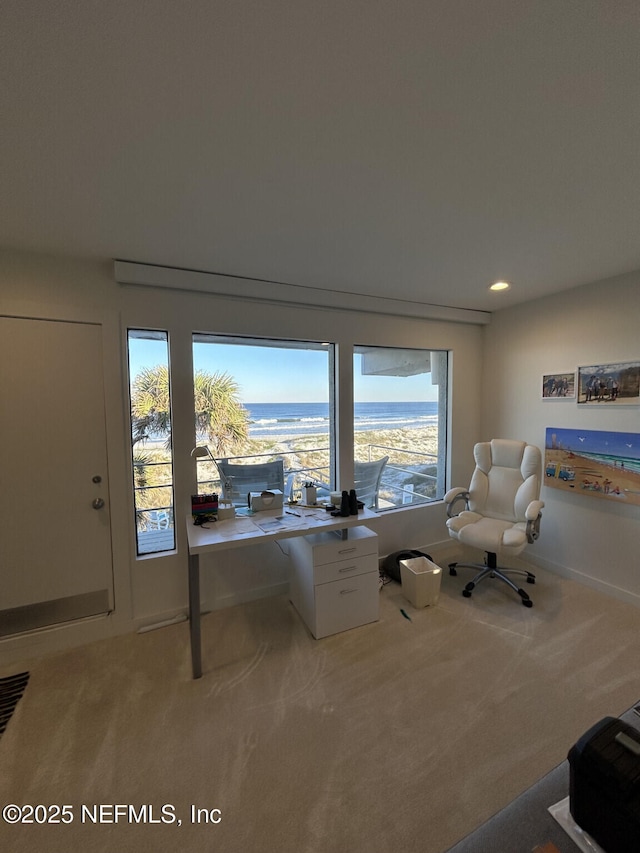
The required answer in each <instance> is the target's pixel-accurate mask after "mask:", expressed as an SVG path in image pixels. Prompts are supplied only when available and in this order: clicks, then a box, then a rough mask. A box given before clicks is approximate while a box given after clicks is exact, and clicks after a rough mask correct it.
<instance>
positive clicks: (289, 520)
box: [253, 515, 306, 533]
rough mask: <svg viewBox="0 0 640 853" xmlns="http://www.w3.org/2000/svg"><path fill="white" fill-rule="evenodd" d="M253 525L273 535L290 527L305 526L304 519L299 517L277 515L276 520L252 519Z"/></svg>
mask: <svg viewBox="0 0 640 853" xmlns="http://www.w3.org/2000/svg"><path fill="white" fill-rule="evenodd" d="M253 523H254V524H255V525H256V527H259V528H260V530H264V532H265V533H275V532H276V531H278V530H287V529H289V528H291V527H304V526H306V523H305V520H304V517H303V516H301V515H295V516H294V515H278V516H276V518H265V519H259V518H254V519H253Z"/></svg>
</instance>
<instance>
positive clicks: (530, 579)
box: [527, 575, 536, 583]
mask: <svg viewBox="0 0 640 853" xmlns="http://www.w3.org/2000/svg"><path fill="white" fill-rule="evenodd" d="M535 582H536V576H535V575H527V583H535Z"/></svg>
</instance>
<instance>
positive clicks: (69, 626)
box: [0, 613, 135, 672]
mask: <svg viewBox="0 0 640 853" xmlns="http://www.w3.org/2000/svg"><path fill="white" fill-rule="evenodd" d="M134 630H135V626H134V624H133V623H131V622H128V621H126V622H125V621H120V620H119V619H117V618H116V617H115V615H114V614H113V613H110V614H104V615H100V616H89V617H86V618H84V619H77V620H74V621H73V622H64V623H61V624H59V625H51V626H48V627H46V628H36V629H33V630H31V631H25V632H23V633H20V634H14V635H12V636H10V637H3V638H2V639H0V672H2V671H4V670H6V668H7V667H13V666H15V665H16V664H18V663H24V662H26V661H30V660H33V659H34V658H42V657H46V656H48V655H51V654H55V653H56V652H62V651H66V650H67V649H73V648H77V647H79V646H85V645H87V643H93V642H96V641H98V640H106V639H108V638H110V637H116V636H119V635H120V634H128V633H129V632H131V631H134Z"/></svg>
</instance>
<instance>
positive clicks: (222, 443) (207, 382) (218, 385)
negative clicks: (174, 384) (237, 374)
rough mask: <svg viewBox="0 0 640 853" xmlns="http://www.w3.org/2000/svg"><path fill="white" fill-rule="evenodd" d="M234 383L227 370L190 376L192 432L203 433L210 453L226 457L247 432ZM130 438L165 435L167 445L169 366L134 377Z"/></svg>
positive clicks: (157, 367)
mask: <svg viewBox="0 0 640 853" xmlns="http://www.w3.org/2000/svg"><path fill="white" fill-rule="evenodd" d="M239 390H240V389H239V386H238V383H237V382H236V381H235V379H234V378H233V377H232V376H229V374H228V373H207V372H206V371H205V370H196V372H195V376H194V392H195V427H196V434H197V435H202V434H203V433H204V434H205V435H206V436H207V440H208V442H209V444H211V445H212V446H213V453H214V456H230V455H231V451H232V450H233V449H234V447H235V445H237V444H239V443H241V442H243V441H246V440H247V438H248V435H249V413H248V412H247V410H246V409H245V408H244V407H243V405H242V402H241V401H240V399H239V397H238V394H239ZM131 420H132V423H131V426H132V441H133V443H134V444H136V443H137V442H139V441H144V440H145V439H148V438H149V437H150V436H151V435H152V434H155V435H160V436H166V446H167V448H169V447H170V446H171V412H170V406H169V369H168V367H167V366H166V365H162V364H157V365H155V367H145V368H143V369H142V370H141V371H140V373H138V375H137V376H136V377H135V379H134V380H133V383H132V390H131Z"/></svg>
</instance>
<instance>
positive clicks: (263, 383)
mask: <svg viewBox="0 0 640 853" xmlns="http://www.w3.org/2000/svg"><path fill="white" fill-rule="evenodd" d="M166 359H167V346H166V344H165V343H164V342H162V341H149V340H140V339H136V340H134V341H132V342H131V345H130V363H131V375H132V377H133V376H135V375H136V373H137V372H138V371H139V370H140V369H141V368H142V367H152V366H153V365H155V364H159V363H162V362H166ZM356 365H357V366H359V356H356ZM194 368H196V369H202V370H206V371H208V372H211V373H214V372H223V373H229V374H231V375H232V376H233V377H234V379H235V380H236V382H237V383H238V385H239V386H240V397H241V399H242V400H243V401H244V402H245V403H272V402H278V403H319V402H327V400H328V395H329V383H328V354H327V351H326V350H291V349H279V348H274V347H250V346H243V345H240V344H233V345H229V344H211V343H196V344H195V345H194ZM354 381H355V398H356V402H361V403H370V402H411V401H417V402H419V401H425V400H437V399H438V389H437V388H436V387H434V386H432V385H431V377H430V375H426V376H425V375H422V376H409V377H403V378H401V379H399V378H397V377H389V376H360V375H359V370H358V372H357V374H356V377H355V380H354Z"/></svg>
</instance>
